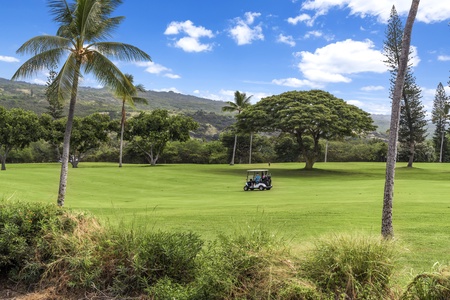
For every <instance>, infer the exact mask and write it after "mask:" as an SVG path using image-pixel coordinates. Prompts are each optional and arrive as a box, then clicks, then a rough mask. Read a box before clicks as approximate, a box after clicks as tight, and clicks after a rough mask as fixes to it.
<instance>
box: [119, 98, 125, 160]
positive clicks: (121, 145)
mask: <svg viewBox="0 0 450 300" xmlns="http://www.w3.org/2000/svg"><path fill="white" fill-rule="evenodd" d="M124 130H125V100H123V102H122V121H121V122H120V150H119V168H121V167H122V153H123V152H122V151H123V132H124Z"/></svg>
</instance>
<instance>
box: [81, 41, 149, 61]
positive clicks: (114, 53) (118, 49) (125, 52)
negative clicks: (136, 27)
mask: <svg viewBox="0 0 450 300" xmlns="http://www.w3.org/2000/svg"><path fill="white" fill-rule="evenodd" d="M89 47H93V48H95V49H97V50H98V51H99V52H100V53H102V54H103V55H105V56H108V57H112V58H114V59H119V60H124V61H152V59H151V57H150V55H148V54H147V53H145V52H144V51H142V50H141V49H139V48H137V47H135V46H133V45H129V44H124V43H119V42H99V43H94V44H92V45H90V46H89Z"/></svg>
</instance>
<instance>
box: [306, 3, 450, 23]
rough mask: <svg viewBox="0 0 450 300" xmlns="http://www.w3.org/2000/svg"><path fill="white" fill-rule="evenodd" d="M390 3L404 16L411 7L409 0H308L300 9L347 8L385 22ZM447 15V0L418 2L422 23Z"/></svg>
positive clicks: (419, 16) (317, 10) (317, 11)
mask: <svg viewBox="0 0 450 300" xmlns="http://www.w3.org/2000/svg"><path fill="white" fill-rule="evenodd" d="M392 5H395V9H396V10H397V13H398V14H399V15H400V16H406V15H407V14H408V13H409V9H410V7H411V0H396V1H392V0H377V1H367V0H308V1H304V2H303V4H302V9H303V10H312V11H315V12H316V13H317V14H320V15H323V14H325V13H327V12H328V11H329V10H330V9H332V8H340V9H342V8H348V9H350V14H351V15H359V16H361V17H362V18H364V17H366V16H368V15H370V16H376V17H377V18H378V19H379V20H380V21H381V22H386V21H387V20H388V19H389V15H390V11H391V8H392ZM449 15H450V5H448V1H442V0H427V1H422V3H421V4H420V6H419V10H418V12H417V17H416V20H417V21H418V22H424V23H433V22H440V21H444V20H447V19H448V16H449Z"/></svg>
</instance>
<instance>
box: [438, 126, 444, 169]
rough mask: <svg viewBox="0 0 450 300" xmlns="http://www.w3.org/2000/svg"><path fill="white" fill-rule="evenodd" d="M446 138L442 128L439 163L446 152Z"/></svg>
mask: <svg viewBox="0 0 450 300" xmlns="http://www.w3.org/2000/svg"><path fill="white" fill-rule="evenodd" d="M444 137H445V130H444V128H442V133H441V151H440V152H439V162H440V163H441V162H442V152H443V151H444Z"/></svg>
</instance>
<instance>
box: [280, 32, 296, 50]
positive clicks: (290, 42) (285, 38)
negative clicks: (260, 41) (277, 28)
mask: <svg viewBox="0 0 450 300" xmlns="http://www.w3.org/2000/svg"><path fill="white" fill-rule="evenodd" d="M277 42H279V43H283V44H288V45H289V46H291V47H294V46H295V41H294V38H293V37H292V36H290V35H289V36H286V35H283V34H279V35H278V38H277Z"/></svg>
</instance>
